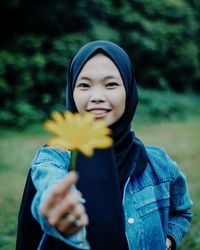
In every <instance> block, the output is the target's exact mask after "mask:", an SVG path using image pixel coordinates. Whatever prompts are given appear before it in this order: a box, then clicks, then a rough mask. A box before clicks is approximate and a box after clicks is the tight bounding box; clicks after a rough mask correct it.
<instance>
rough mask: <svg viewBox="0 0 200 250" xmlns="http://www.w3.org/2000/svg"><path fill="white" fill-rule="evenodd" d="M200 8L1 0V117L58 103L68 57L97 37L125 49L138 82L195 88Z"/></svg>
mask: <svg viewBox="0 0 200 250" xmlns="http://www.w3.org/2000/svg"><path fill="white" fill-rule="evenodd" d="M199 13H200V2H199V1H198V0H176V1H173V0H162V1H154V0H140V1H138V0H132V1H129V0H123V1H122V0H98V1H97V0H77V1H73V0H68V1H65V0H59V1H54V0H43V1H39V0H9V1H7V0H1V2H0V25H1V30H2V32H1V33H2V36H1V40H0V104H1V108H0V109H1V112H0V121H1V123H9V124H11V123H12V122H13V123H18V124H19V125H23V124H25V123H26V122H30V121H34V120H38V119H42V118H44V117H45V116H46V114H48V113H49V112H50V110H52V109H53V108H56V109H61V107H63V105H64V103H65V83H66V81H65V77H66V76H65V75H66V67H67V63H68V60H69V58H70V57H71V55H72V54H73V53H74V52H75V50H76V49H77V48H78V47H80V46H81V45H83V44H84V43H86V42H88V41H91V40H95V39H108V40H111V41H113V42H116V43H118V44H119V45H121V46H122V47H123V48H124V49H125V50H126V51H127V52H128V54H129V55H130V56H131V58H132V60H133V62H134V67H135V74H136V79H137V81H138V83H139V85H140V86H143V87H146V88H152V87H153V88H159V89H164V90H165V89H166V90H169V89H172V90H176V91H187V90H189V91H199V90H200V87H199V84H198V83H199V81H200V72H199V64H200V53H199V50H200V48H199V44H200V36H199V35H200V24H199V18H200V14H199ZM60 105H61V106H60Z"/></svg>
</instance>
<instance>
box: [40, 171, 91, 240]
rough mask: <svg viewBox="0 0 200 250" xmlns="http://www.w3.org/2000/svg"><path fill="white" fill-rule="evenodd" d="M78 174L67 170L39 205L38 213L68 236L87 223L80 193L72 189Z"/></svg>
mask: <svg viewBox="0 0 200 250" xmlns="http://www.w3.org/2000/svg"><path fill="white" fill-rule="evenodd" d="M77 180H78V174H77V173H76V172H74V171H71V172H69V173H68V174H67V175H66V176H65V177H64V178H63V179H62V181H61V182H60V183H59V184H57V185H55V187H54V188H53V189H52V192H51V194H50V196H49V197H48V198H47V200H45V201H44V202H43V204H42V205H41V207H40V213H41V214H42V215H43V216H44V217H45V218H46V220H47V221H48V223H49V224H50V225H52V226H54V227H55V228H56V229H57V230H58V231H60V232H61V233H62V234H63V235H65V236H69V235H72V234H74V233H76V232H77V231H78V230H80V228H82V227H84V226H86V225H87V224H88V216H87V214H86V212H85V207H84V206H83V204H81V202H80V200H81V193H80V192H79V191H78V190H72V188H71V187H72V185H74V184H76V182H77Z"/></svg>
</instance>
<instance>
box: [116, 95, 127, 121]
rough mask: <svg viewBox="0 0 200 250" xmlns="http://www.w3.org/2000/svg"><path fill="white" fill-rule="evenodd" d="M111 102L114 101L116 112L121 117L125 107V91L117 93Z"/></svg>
mask: <svg viewBox="0 0 200 250" xmlns="http://www.w3.org/2000/svg"><path fill="white" fill-rule="evenodd" d="M113 100H114V105H115V109H116V112H117V113H118V114H119V115H120V116H121V115H122V114H123V113H124V111H125V106H126V94H125V91H123V92H120V93H117V95H116V96H115V98H114V99H113Z"/></svg>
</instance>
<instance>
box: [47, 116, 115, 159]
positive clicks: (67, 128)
mask: <svg viewBox="0 0 200 250" xmlns="http://www.w3.org/2000/svg"><path fill="white" fill-rule="evenodd" d="M52 117H53V119H54V120H49V121H47V122H46V123H45V128H46V129H47V130H48V131H50V132H53V133H55V136H54V137H52V138H50V139H49V141H48V142H47V145H48V146H55V147H58V148H62V149H67V150H79V151H81V152H82V153H83V154H84V155H86V156H88V157H89V156H92V154H93V152H94V149H95V148H99V149H100V148H108V147H110V146H111V145H112V143H113V141H112V139H111V138H110V137H109V136H108V135H109V134H111V130H110V129H109V128H107V127H106V123H105V121H102V120H101V121H100V120H95V118H94V117H93V115H92V114H91V113H85V114H84V115H81V114H79V113H76V114H73V113H71V112H67V111H66V112H65V113H64V115H62V114H60V113H58V112H53V113H52Z"/></svg>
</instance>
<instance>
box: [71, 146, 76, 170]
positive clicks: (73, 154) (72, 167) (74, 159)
mask: <svg viewBox="0 0 200 250" xmlns="http://www.w3.org/2000/svg"><path fill="white" fill-rule="evenodd" d="M77 156H78V150H72V151H71V162H70V171H74V170H75V169H76V159H77Z"/></svg>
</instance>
